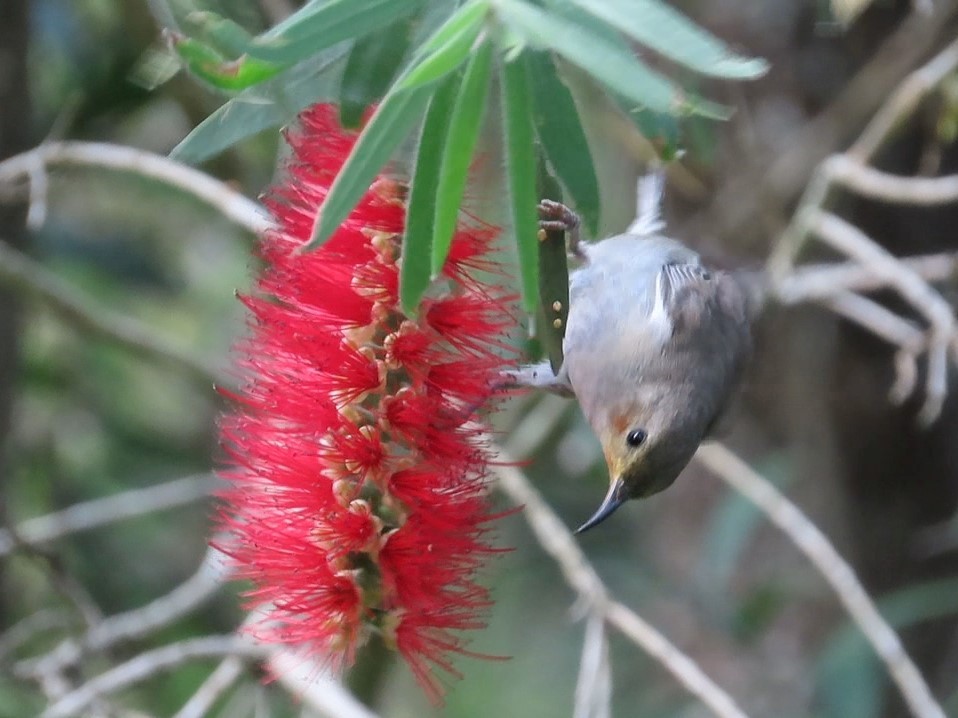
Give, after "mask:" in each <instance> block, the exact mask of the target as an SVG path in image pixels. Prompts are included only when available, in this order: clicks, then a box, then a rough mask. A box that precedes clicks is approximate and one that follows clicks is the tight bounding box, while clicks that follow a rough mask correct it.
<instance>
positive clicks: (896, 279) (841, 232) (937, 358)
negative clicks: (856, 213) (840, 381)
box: [809, 212, 955, 425]
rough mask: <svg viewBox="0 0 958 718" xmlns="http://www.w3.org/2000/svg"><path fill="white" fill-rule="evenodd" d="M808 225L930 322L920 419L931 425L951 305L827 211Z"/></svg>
mask: <svg viewBox="0 0 958 718" xmlns="http://www.w3.org/2000/svg"><path fill="white" fill-rule="evenodd" d="M809 226H810V229H811V230H812V231H814V232H815V233H816V234H817V235H818V236H819V237H820V238H821V239H822V240H823V241H825V242H826V243H827V244H830V245H831V246H832V247H834V248H835V249H837V250H838V251H840V252H842V253H844V254H846V255H847V256H849V257H851V258H853V259H855V260H857V261H858V262H860V263H861V264H862V265H864V266H866V267H868V268H869V269H871V270H872V271H873V272H874V273H875V274H877V275H878V276H881V277H882V278H883V279H884V280H885V281H886V282H887V283H888V285H889V286H890V287H893V288H894V289H895V290H896V291H897V292H898V294H900V295H901V297H902V299H904V300H905V301H907V302H909V303H910V304H911V305H912V306H913V307H914V308H915V311H917V312H918V313H919V314H923V315H924V316H925V318H926V319H927V320H928V322H929V324H930V325H931V326H930V329H929V332H928V347H927V351H928V372H927V378H926V381H925V404H924V406H923V407H922V409H921V412H920V413H919V419H920V421H921V422H922V423H923V424H925V425H928V424H930V423H931V422H933V421H934V420H935V419H936V418H937V417H938V415H939V414H940V413H941V407H942V404H944V401H945V396H946V394H947V391H948V384H947V382H948V349H949V347H950V345H951V343H952V340H953V338H954V332H955V316H954V314H953V313H952V309H951V306H950V305H949V304H948V302H946V301H945V300H944V298H943V297H942V296H941V295H940V294H939V293H938V292H936V291H935V290H934V289H932V288H931V287H930V286H929V285H928V283H927V282H925V280H924V279H922V278H921V277H920V276H918V274H916V273H915V272H912V271H910V270H909V269H908V268H907V267H905V266H904V265H902V263H901V262H899V261H898V260H897V259H896V258H895V257H894V255H892V254H891V253H890V252H888V251H887V250H885V249H883V248H882V247H881V246H880V245H878V244H877V243H876V242H875V241H873V240H872V239H871V238H870V237H869V236H868V235H866V234H865V233H864V232H862V231H861V230H860V229H858V228H857V227H856V226H854V225H853V224H849V223H848V222H846V221H845V220H843V219H841V218H840V217H837V216H835V215H833V214H830V213H827V212H816V213H814V214H812V215H811V216H810V218H809Z"/></svg>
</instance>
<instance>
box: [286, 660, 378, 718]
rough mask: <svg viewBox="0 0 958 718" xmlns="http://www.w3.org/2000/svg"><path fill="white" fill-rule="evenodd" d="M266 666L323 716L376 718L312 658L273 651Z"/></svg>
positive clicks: (326, 717) (332, 717)
mask: <svg viewBox="0 0 958 718" xmlns="http://www.w3.org/2000/svg"><path fill="white" fill-rule="evenodd" d="M269 667H270V673H271V674H272V675H274V676H276V680H277V681H278V682H279V683H281V684H283V685H284V686H285V687H286V688H287V689H288V690H289V691H290V692H291V693H292V694H293V695H294V696H296V698H297V699H299V700H300V701H302V702H303V704H304V705H307V706H309V707H310V708H311V709H312V710H313V711H315V712H316V713H318V714H319V715H320V716H323V718H378V716H377V715H376V713H374V712H373V711H371V710H370V709H369V708H367V707H366V706H364V705H363V704H362V703H360V702H359V700H358V699H357V698H356V697H355V696H354V695H353V694H352V693H350V692H349V690H347V688H346V687H345V686H344V685H343V684H342V683H341V682H340V681H339V680H337V679H336V678H335V677H334V676H332V675H331V674H330V673H329V671H328V670H327V668H326V667H325V666H324V665H323V664H322V663H321V662H317V661H316V660H315V659H313V660H310V659H308V658H306V657H305V656H304V655H303V654H302V653H296V652H294V651H292V650H279V651H276V650H274V651H273V653H272V654H271V655H270V658H269Z"/></svg>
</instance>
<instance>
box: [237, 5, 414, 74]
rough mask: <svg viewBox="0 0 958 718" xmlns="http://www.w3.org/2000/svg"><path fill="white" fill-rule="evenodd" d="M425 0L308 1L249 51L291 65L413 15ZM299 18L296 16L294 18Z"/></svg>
mask: <svg viewBox="0 0 958 718" xmlns="http://www.w3.org/2000/svg"><path fill="white" fill-rule="evenodd" d="M422 2H423V0H332V1H331V2H328V3H325V4H323V5H315V4H313V5H307V6H306V7H304V8H303V9H301V10H300V11H299V12H297V13H295V14H294V16H292V17H291V18H289V19H288V20H290V21H289V22H287V23H285V24H284V27H283V30H282V32H279V33H277V32H275V31H271V32H267V33H265V34H264V35H261V36H259V37H257V38H255V39H254V40H253V42H252V43H251V45H250V46H249V48H248V49H247V53H248V54H249V55H250V56H252V57H256V58H258V59H260V60H266V61H269V62H275V63H280V64H285V65H289V64H292V63H294V62H299V61H300V60H303V59H305V58H307V57H310V56H311V55H314V54H315V53H316V52H318V51H319V50H322V49H323V48H326V47H330V46H331V45H335V44H336V43H337V42H341V41H343V40H350V39H355V38H359V37H363V36H364V35H368V34H369V33H371V32H374V31H376V30H379V29H382V28H384V27H388V26H389V25H391V24H393V23H394V22H396V21H398V20H401V19H403V18H405V17H409V16H410V15H412V14H413V13H414V12H415V11H416V10H418V9H419V8H420V7H421V6H422ZM294 18H295V19H294Z"/></svg>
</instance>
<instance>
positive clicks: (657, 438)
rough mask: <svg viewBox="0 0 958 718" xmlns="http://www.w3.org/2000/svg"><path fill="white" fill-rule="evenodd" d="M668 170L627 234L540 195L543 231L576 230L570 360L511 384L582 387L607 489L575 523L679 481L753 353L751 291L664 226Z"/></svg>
mask: <svg viewBox="0 0 958 718" xmlns="http://www.w3.org/2000/svg"><path fill="white" fill-rule="evenodd" d="M663 187H664V178H663V175H662V174H661V172H653V173H652V174H650V175H647V176H645V177H642V178H640V179H639V182H638V190H637V211H636V219H635V221H634V222H632V224H631V225H630V226H629V227H628V229H627V230H626V231H625V232H624V233H623V234H620V235H617V236H614V237H609V238H607V239H604V240H601V241H598V242H594V243H587V242H581V241H579V236H578V234H579V233H578V227H579V219H578V216H577V215H576V214H575V212H573V211H572V210H571V209H569V208H568V207H566V206H565V205H563V204H561V203H558V202H554V201H551V200H542V202H541V203H540V205H539V213H540V217H541V221H540V226H541V227H542V228H543V229H549V230H555V229H563V230H566V231H567V232H568V234H569V237H570V241H569V248H570V252H571V253H572V255H573V256H574V257H575V258H578V259H579V262H580V264H579V266H578V268H576V269H575V270H574V271H573V272H572V273H571V274H570V279H569V310H568V317H567V320H566V331H565V336H564V338H563V342H562V354H563V361H562V365H561V367H560V369H559V371H558V372H557V373H553V371H552V368H551V366H550V364H549V362H547V361H545V362H541V363H536V364H528V365H524V366H520V367H518V368H516V369H513V370H512V371H511V372H510V376H509V381H510V383H511V385H512V386H522V387H534V388H539V389H544V390H547V391H551V392H553V393H556V394H559V395H563V396H571V397H574V398H575V399H576V400H577V401H578V403H579V405H580V407H581V409H582V412H583V414H584V415H585V418H586V419H587V420H588V422H589V425H590V426H591V428H592V430H593V432H594V433H595V435H596V437H597V438H598V440H599V443H600V444H601V446H602V452H603V455H604V456H605V460H606V464H607V466H608V471H609V488H608V491H607V493H606V495H605V498H604V499H603V500H602V503H601V504H600V505H599V508H598V509H597V510H596V511H595V513H594V514H593V515H592V516H591V518H589V519H588V520H587V521H586V522H585V523H584V524H582V525H581V526H580V527H579V528H578V529H577V530H576V533H577V534H578V533H582V532H583V531H586V530H588V529H591V528H593V527H595V526H597V525H598V524H600V523H602V522H603V521H604V520H605V519H607V518H608V517H609V516H611V515H612V513H613V512H614V511H615V510H616V509H618V508H619V507H620V506H622V504H624V503H625V502H626V501H627V500H630V499H640V498H645V497H648V496H651V495H653V494H656V493H658V492H660V491H662V490H664V489H666V488H668V487H669V486H671V485H672V483H673V482H674V481H675V479H676V478H677V477H678V475H679V474H680V473H681V472H682V470H683V469H684V468H685V467H686V465H687V464H688V463H689V461H690V460H691V458H692V456H693V454H694V453H695V451H696V449H697V448H698V446H699V444H700V443H701V442H702V441H703V440H704V439H706V438H707V437H709V436H710V435H711V434H712V433H713V432H714V431H715V429H716V427H717V426H718V425H719V424H720V421H721V419H722V417H723V416H724V415H725V414H726V412H727V410H728V408H729V405H730V402H731V399H732V397H733V395H734V394H735V392H736V389H737V387H738V386H739V384H740V383H741V378H742V374H743V372H744V367H745V365H746V363H747V361H748V358H749V356H750V354H751V344H752V342H751V333H750V327H749V313H750V309H749V293H748V291H747V288H746V286H744V284H743V283H742V282H741V281H740V280H739V278H738V277H737V276H736V275H734V274H732V273H729V272H724V271H719V270H715V269H711V268H709V267H707V266H705V264H704V263H703V262H702V259H701V257H700V256H699V254H698V253H697V252H695V251H693V250H692V249H690V248H689V247H687V246H685V245H684V244H682V243H681V242H679V241H677V240H675V239H671V238H669V237H668V236H666V235H665V234H664V229H665V224H664V222H663V221H662V219H661V215H660V204H661V197H662V193H663Z"/></svg>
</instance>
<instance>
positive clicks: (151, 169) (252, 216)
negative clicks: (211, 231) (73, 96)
mask: <svg viewBox="0 0 958 718" xmlns="http://www.w3.org/2000/svg"><path fill="white" fill-rule="evenodd" d="M58 165H80V166H88V167H104V168H107V169H113V170H118V171H120V172H131V173H133V174H137V175H140V176H142V177H149V178H151V179H154V180H157V181H159V182H163V183H164V184H168V185H170V186H172V187H176V188H178V189H180V190H182V191H184V192H186V193H187V194H189V195H191V196H193V197H195V198H196V199H198V200H200V201H201V202H205V203H206V204H208V205H210V206H211V207H213V208H214V209H215V210H217V211H218V212H219V213H220V214H222V215H223V216H224V217H226V218H228V219H230V220H231V221H233V222H235V223H236V224H238V225H239V226H241V227H243V228H244V229H247V230H248V231H250V232H252V233H254V234H260V233H262V232H264V231H265V230H266V229H268V228H269V226H270V221H269V218H268V217H267V215H266V213H265V212H264V211H263V209H262V208H261V207H260V206H259V205H258V204H256V203H255V202H253V201H252V200H251V199H248V198H247V197H245V196H244V195H242V194H241V193H239V192H237V191H236V190H234V189H232V188H231V187H230V186H229V185H227V184H226V183H225V182H221V181H220V180H218V179H215V178H214V177H210V176H209V175H208V174H206V173H205V172H201V171H199V170H197V169H194V168H192V167H189V166H187V165H184V164H181V163H179V162H176V161H175V160H171V159H169V158H168V157H163V156H162V155H157V154H153V153H152V152H147V151H146V150H141V149H137V148H135V147H124V146H122V145H113V144H108V143H104V142H48V143H45V144H42V145H40V146H39V147H36V148H34V149H32V150H30V151H29V152H24V153H23V154H20V155H16V156H14V157H11V158H9V159H7V160H4V161H3V162H0V185H2V184H8V183H11V182H15V181H17V180H19V179H21V178H24V177H27V178H29V177H30V176H31V175H32V174H33V173H35V171H36V168H37V167H38V166H39V167H43V168H49V167H53V166H58Z"/></svg>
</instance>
